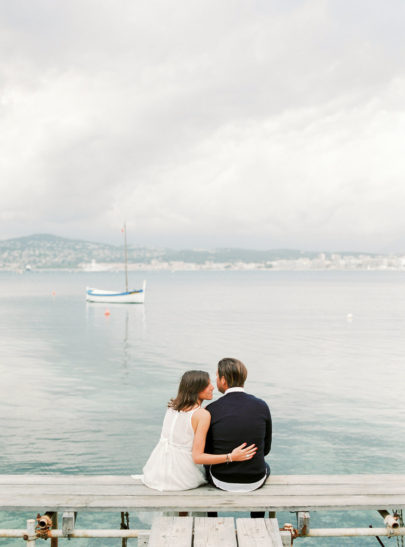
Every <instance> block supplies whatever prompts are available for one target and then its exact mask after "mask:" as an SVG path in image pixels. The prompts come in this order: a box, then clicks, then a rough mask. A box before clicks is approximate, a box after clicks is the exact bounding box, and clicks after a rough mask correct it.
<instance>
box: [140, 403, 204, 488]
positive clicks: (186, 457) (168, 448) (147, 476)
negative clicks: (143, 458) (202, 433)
mask: <svg viewBox="0 0 405 547" xmlns="http://www.w3.org/2000/svg"><path fill="white" fill-rule="evenodd" d="M196 410H197V408H195V409H193V410H189V411H187V412H182V411H180V412H179V411H177V410H173V409H172V408H168V409H167V412H166V415H165V418H164V420H163V427H162V433H161V436H160V440H159V442H158V444H157V445H156V446H155V448H154V449H153V452H152V454H151V455H150V456H149V459H148V461H147V462H146V464H145V467H144V468H143V482H144V484H146V486H149V488H154V489H155V490H160V491H164V490H190V489H191V488H197V486H200V485H201V484H205V483H206V482H207V481H206V480H205V477H204V472H203V467H202V466H201V465H196V464H195V463H194V462H193V458H192V456H191V450H192V448H193V440H194V431H193V427H192V425H191V417H192V415H193V414H194V412H195V411H196Z"/></svg>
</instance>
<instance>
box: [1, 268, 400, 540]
mask: <svg viewBox="0 0 405 547" xmlns="http://www.w3.org/2000/svg"><path fill="white" fill-rule="evenodd" d="M145 275H146V278H147V280H148V289H147V299H146V303H145V306H139V305H138V306H136V305H132V306H128V305H127V306H125V305H115V306H113V305H111V306H109V310H110V313H111V314H110V316H106V315H105V314H104V312H105V309H106V307H108V306H106V305H104V304H86V302H85V300H84V292H85V287H86V285H89V284H91V285H95V286H100V287H105V288H114V287H120V285H121V281H122V275H121V274H105V273H103V274H84V273H83V274H77V273H42V274H39V273H35V272H32V273H27V274H24V275H17V274H9V273H1V274H0V305H1V315H0V333H1V345H0V374H1V393H2V396H1V399H0V463H1V469H2V473H96V474H128V473H139V472H141V469H142V465H143V463H144V462H145V460H146V458H147V456H148V454H149V453H150V451H151V449H152V448H153V446H154V444H155V442H156V441H157V439H158V436H159V433H160V425H161V421H162V417H163V415H164V411H165V405H166V402H167V400H168V398H170V397H171V396H173V395H174V394H175V391H176V387H177V384H178V379H179V377H180V376H181V374H182V373H183V372H184V371H185V370H187V369H190V368H201V369H204V370H208V371H209V372H210V373H212V375H214V374H215V365H216V363H217V361H218V359H219V358H221V357H223V356H227V355H231V356H236V357H239V358H241V359H242V360H243V361H244V362H245V363H246V364H247V366H248V368H249V379H248V383H247V389H248V390H249V391H251V392H253V393H255V394H257V395H259V396H261V397H263V398H264V399H266V400H267V401H268V402H269V404H270V406H271V409H272V414H273V420H274V440H273V450H272V455H271V459H270V460H271V465H272V470H273V473H277V474H284V473H297V474H300V473H373V472H376V473H401V472H403V469H404V460H405V450H404V449H405V435H404V433H405V431H404V429H405V425H404V424H405V421H404V412H405V407H404V404H403V394H402V389H403V386H404V379H405V373H404V366H403V360H404V359H403V356H404V355H405V336H404V334H405V275H404V274H403V273H399V272H271V271H269V272H209V273H207V272H191V273H174V274H171V273H157V272H148V273H147V274H145ZM142 278H143V277H139V278H138V280H137V281H138V283H141V281H142ZM53 291H54V292H55V295H54V296H52V292H53ZM348 314H352V318H350V316H349V317H348ZM83 518H85V517H83ZM111 518H113V517H111ZM114 518H115V517H114ZM290 518H291V517H290V516H289V515H288V514H287V515H286V519H285V520H287V521H288V520H290ZM316 518H317V517H316ZM319 518H321V517H319ZM334 518H335V519H336V515H332V516H331V517H330V516H325V517H323V520H322V525H325V526H327V525H335V524H336V520H333V519H334ZM372 518H374V515H367V520H366V521H364V523H363V524H364V525H366V526H367V525H368V524H369V523H371V522H373V524H374V525H378V524H379V520H378V518H377V519H374V521H373V520H372ZM14 519H15V515H14V516H7V518H6V520H7V521H8V525H9V526H21V527H23V526H24V521H23V522H22V523H20V521H19V523H18V524H16V521H15V520H14ZM88 519H90V520H91V519H93V520H94V519H97V517H96V516H93V517H88ZM280 520H282V518H281V517H280ZM329 521H330V522H329ZM10 522H13V523H14V524H10ZM88 522H89V521H88ZM136 522H137V521H136V516H135V515H134V516H133V518H132V524H133V525H135V524H134V523H136ZM342 522H343V520H341V522H340V524H341V525H342ZM358 523H359V521H357V522H353V523H352V524H353V525H356V524H358ZM81 524H82V525H83V526H84V520H83V521H81ZM344 525H347V526H350V525H351V523H350V522H349V521H348V520H347V517H345V520H344ZM114 526H115V524H114ZM2 527H7V526H6V525H5V523H4V520H3V525H2ZM78 541H79V540H78ZM95 541H96V540H95ZM313 541H314V540H313ZM336 541H337V540H322V544H323V545H355V544H356V545H360V544H361V545H373V544H375V540H373V541H371V540H359V539H357V540H356V543H353V540H339V541H338V542H336ZM1 542H3V543H2V544H10V545H11V544H14V543H13V542H10V541H9V540H1V541H0V544H1ZM4 542H6V543H4ZM115 543H116V540H115ZM299 543H300V545H303V546H304V545H307V544H308V543H309V542H308V540H299ZM88 544H89V545H90V544H91V545H93V544H95V543H93V542H91V541H89V542H88ZM97 544H98V545H101V543H100V540H98V541H97ZM102 544H103V545H110V544H111V545H113V544H114V541H112V542H109V541H106V542H103V543H102ZM318 544H319V543H318ZM80 545H86V543H83V541H82V540H80Z"/></svg>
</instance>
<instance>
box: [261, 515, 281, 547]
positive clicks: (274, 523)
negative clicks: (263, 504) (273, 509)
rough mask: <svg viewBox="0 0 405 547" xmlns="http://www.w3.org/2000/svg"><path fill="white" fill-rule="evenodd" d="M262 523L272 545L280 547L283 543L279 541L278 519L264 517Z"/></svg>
mask: <svg viewBox="0 0 405 547" xmlns="http://www.w3.org/2000/svg"><path fill="white" fill-rule="evenodd" d="M264 523H265V525H266V528H267V532H268V534H269V536H270V539H271V541H272V542H273V545H274V546H275V547H282V545H283V544H282V541H281V536H280V529H279V525H278V520H277V519H276V518H271V519H264Z"/></svg>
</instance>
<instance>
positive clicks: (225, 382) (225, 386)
mask: <svg viewBox="0 0 405 547" xmlns="http://www.w3.org/2000/svg"><path fill="white" fill-rule="evenodd" d="M219 382H220V384H221V386H222V388H223V390H224V391H226V390H227V389H228V388H229V386H228V382H227V381H226V380H225V376H220V378H219Z"/></svg>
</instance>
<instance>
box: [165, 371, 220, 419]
mask: <svg viewBox="0 0 405 547" xmlns="http://www.w3.org/2000/svg"><path fill="white" fill-rule="evenodd" d="M209 383H210V377H209V374H208V372H204V371H203V370H188V371H187V372H185V373H184V374H183V376H182V377H181V380H180V385H179V391H178V393H177V397H175V398H174V399H170V401H169V404H168V405H167V406H168V407H170V408H172V409H173V410H184V409H185V408H187V409H189V408H192V407H193V406H195V405H196V404H197V401H198V394H199V393H200V392H201V391H203V390H204V389H205V388H206V387H207V386H208V384H209Z"/></svg>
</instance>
